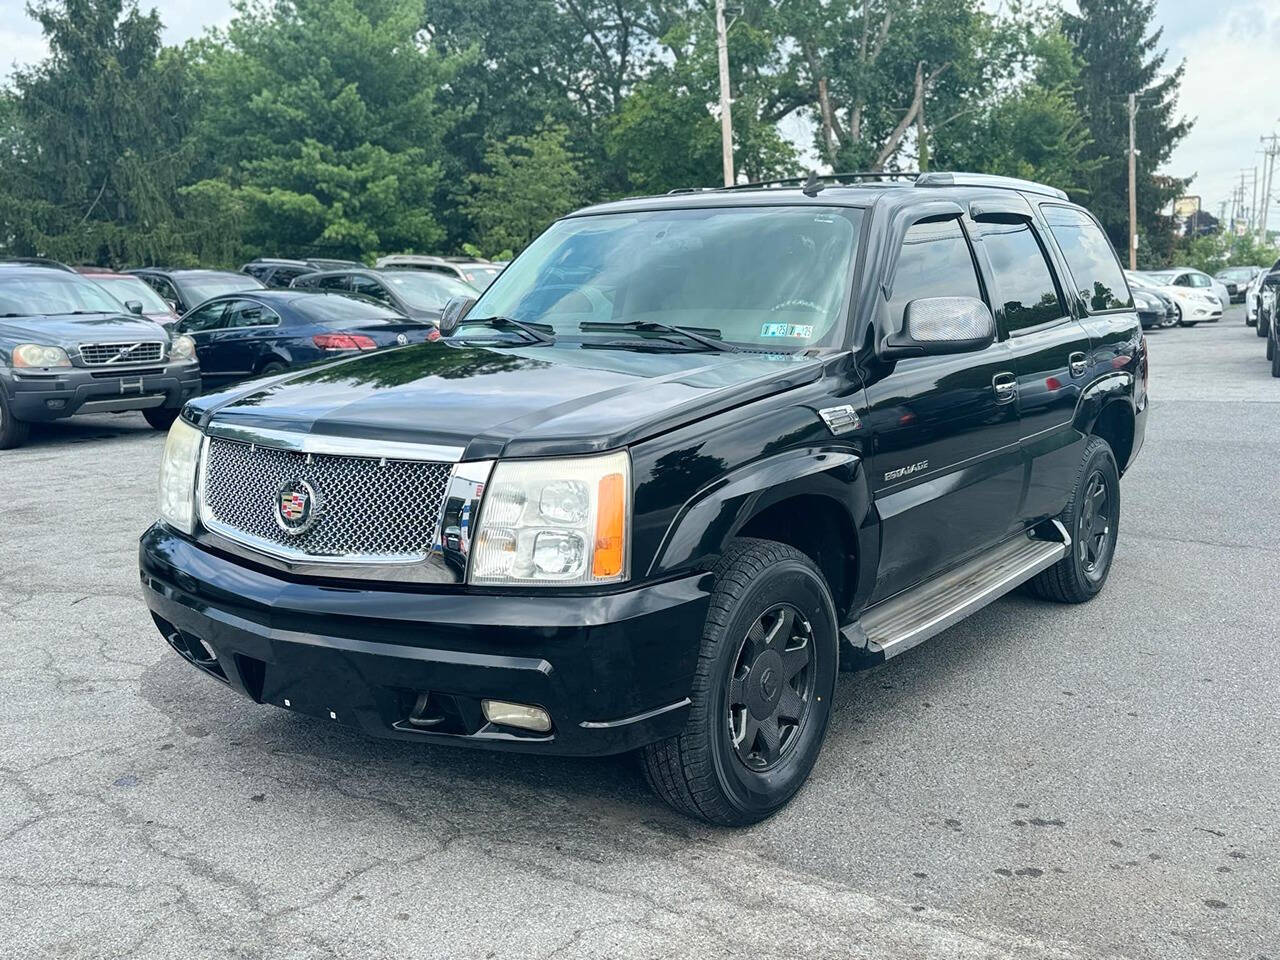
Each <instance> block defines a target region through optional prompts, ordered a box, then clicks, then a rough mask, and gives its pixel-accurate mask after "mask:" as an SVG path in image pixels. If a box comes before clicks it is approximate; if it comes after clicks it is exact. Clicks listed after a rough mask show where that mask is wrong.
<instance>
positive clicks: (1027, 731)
mask: <svg viewBox="0 0 1280 960" xmlns="http://www.w3.org/2000/svg"><path fill="white" fill-rule="evenodd" d="M1150 349H1151V354H1152V358H1153V360H1152V382H1151V393H1152V395H1153V398H1154V399H1153V409H1152V413H1151V418H1150V424H1149V429H1148V435H1147V441H1146V446H1145V448H1144V450H1143V452H1142V455H1141V457H1140V458H1139V460H1138V462H1137V464H1136V465H1135V467H1134V469H1133V470H1132V471H1131V472H1130V474H1129V475H1128V476H1127V477H1126V479H1125V480H1124V481H1123V484H1122V496H1123V506H1122V519H1121V538H1120V545H1119V549H1118V553H1117V556H1116V560H1115V566H1114V569H1113V571H1112V574H1111V580H1110V582H1109V584H1108V586H1107V589H1106V591H1105V593H1104V594H1103V595H1102V596H1101V597H1100V598H1099V599H1098V600H1096V601H1095V602H1093V603H1091V604H1089V605H1087V606H1084V607H1076V608H1069V607H1058V606H1053V605H1049V604H1045V603H1041V602H1038V601H1033V600H1030V599H1027V598H1025V597H1023V596H1021V595H1018V596H1014V597H1009V598H1005V599H1003V600H1001V601H999V602H997V603H996V604H994V605H992V606H991V607H988V608H987V609H986V610H984V611H983V612H981V613H979V614H978V615H976V616H974V617H972V618H970V619H969V620H967V621H965V622H963V623H962V624H960V625H959V626H957V627H954V628H952V629H951V630H949V631H947V632H946V633H944V634H942V635H941V636H939V637H937V638H935V639H934V640H932V641H930V642H929V643H928V644H926V645H924V646H923V647H920V648H918V649H916V650H914V651H912V652H910V653H908V654H906V655H904V656H903V657H900V658H898V659H896V660H893V661H891V662H890V663H888V664H886V665H884V666H882V667H878V668H876V669H874V670H871V671H868V672H864V673H860V674H853V675H849V674H845V675H842V677H841V681H840V686H839V690H838V704H837V711H836V715H835V718H834V720H833V723H832V728H831V731H830V733H829V735H828V738H827V743H826V747H825V750H824V753H823V757H822V759H821V761H820V762H819V764H818V767H817V769H816V770H815V772H814V775H813V777H812V779H811V781H810V783H809V785H808V786H807V787H806V788H805V790H804V791H803V792H802V793H801V794H800V796H799V797H798V798H797V799H796V801H795V802H793V803H792V804H791V806H790V807H788V808H787V809H786V810H785V811H784V812H783V813H782V814H780V815H779V816H777V817H775V818H774V819H773V820H771V821H769V822H767V823H765V824H762V825H760V826H758V827H756V828H753V829H751V830H746V831H736V832H735V831H722V830H716V829H710V828H706V827H703V826H700V825H697V824H694V823H691V822H689V821H687V820H684V819H682V818H680V817H679V816H677V815H675V814H673V813H671V812H670V811H669V810H667V808H665V807H664V806H662V805H661V804H660V803H659V802H658V801H657V800H655V799H653V798H652V797H651V796H650V795H649V794H648V792H647V790H646V788H645V785H644V782H643V779H642V777H641V775H640V773H639V771H638V769H637V767H636V765H635V764H634V763H633V762H632V761H631V760H630V759H629V758H625V757H624V758H617V759H611V760H604V761H577V760H562V759H538V758H525V757H513V756H503V755H497V754H488V753H479V752H470V751H461V750H448V749H442V748H441V749H433V748H427V747H423V746H420V745H404V744H399V743H388V742H382V741H373V740H369V739H366V738H365V737H363V736H361V735H359V734H357V733H355V732H352V731H350V730H348V729H346V728H344V727H340V726H338V725H336V724H327V723H324V722H321V721H317V720H310V719H305V718H302V717H299V716H294V715H290V714H288V713H285V712H283V711H279V710H276V709H273V708H270V707H262V706H256V705H254V704H252V703H250V702H248V701H246V700H242V699H239V698H238V697H236V696H235V695H233V694H232V693H231V692H230V691H229V690H227V689H225V688H224V687H222V686H220V685H219V684H217V683H216V682H214V681H213V680H210V679H207V678H205V677H204V676H202V675H198V674H197V673H196V672H195V671H193V670H192V669H191V668H190V667H188V666H187V665H186V664H185V663H183V662H182V661H181V660H179V658H178V657H177V656H176V655H174V654H173V653H172V652H170V651H169V650H168V648H167V647H166V646H165V645H164V643H163V642H162V641H161V639H160V637H159V636H158V634H157V633H156V631H155V628H154V627H153V626H152V624H151V622H150V620H149V618H148V616H147V613H146V608H145V606H144V604H143V603H142V600H141V597H140V590H139V585H138V578H137V573H136V543H137V537H138V534H139V533H140V532H141V531H142V530H143V529H144V528H145V527H146V526H147V524H148V523H150V522H151V520H152V517H153V515H154V511H155V508H154V501H155V493H154V487H155V477H156V472H157V467H158V463H159V459H160V453H161V448H162V444H163V437H162V435H160V434H158V433H155V432H153V431H152V430H150V429H149V428H148V427H147V426H146V424H145V423H144V421H143V420H142V417H141V416H140V415H138V414H129V415H126V416H119V417H107V416H104V417H97V418H87V419H84V420H76V421H73V422H70V423H67V424H62V425H56V426H52V427H45V428H43V429H38V430H36V431H35V432H34V433H33V436H32V439H31V442H30V443H29V445H28V446H26V447H24V448H22V449H19V450H13V451H5V452H2V453H0V637H2V638H3V655H2V656H0V677H2V680H0V693H2V695H3V707H2V708H0V718H2V719H0V777H2V783H0V956H4V957H15V958H17V957H21V958H32V957H55V956H56V957H121V956H140V957H184V958H194V957H243V958H250V957H267V956H270V957H276V956H289V957H291V958H296V960H303V958H312V957H331V956H342V957H361V958H366V957H391V956H394V957H412V958H433V957H477V958H486V960H489V958H507V957H520V958H530V957H551V956H588V957H631V956H635V957H675V956H681V957H684V956H689V957H700V958H701V957H720V956H744V957H752V958H765V957H787V958H794V957H797V956H830V957H868V958H871V957H875V958H883V960H896V958H917V957H925V956H927V957H930V958H939V957H984V958H985V957H1036V958H1042V957H1060V958H1080V957H1132V958H1151V960H1155V958H1160V960H1170V958H1189V957H1205V958H1209V957H1212V958H1220V957H1228V956H1230V957H1244V958H1253V960H1262V958H1271V960H1277V958H1280V831H1278V829H1277V826H1276V823H1277V819H1280V810H1278V809H1277V807H1278V806H1280V746H1278V745H1280V717H1278V711H1277V709H1276V708H1277V703H1278V702H1280V694H1278V693H1277V691H1280V625H1278V624H1280V617H1277V614H1276V606H1275V603H1276V597H1277V594H1276V589H1275V576H1276V571H1277V570H1278V569H1280V562H1278V561H1280V511H1277V510H1276V509H1275V507H1274V506H1270V505H1268V503H1269V502H1270V503H1274V485H1275V482H1276V470H1277V466H1276V464H1277V450H1280V381H1277V380H1273V379H1271V377H1270V376H1269V368H1268V366H1267V365H1266V364H1265V363H1264V361H1263V349H1262V341H1260V340H1259V339H1257V338H1256V337H1255V336H1254V334H1253V331H1252V330H1249V329H1246V328H1245V327H1244V324H1243V319H1242V311H1241V309H1240V308H1239V307H1233V308H1232V309H1231V310H1230V312H1229V313H1228V315H1227V318H1226V319H1225V320H1224V321H1223V322H1222V323H1219V324H1217V325H1214V326H1207V327H1206V326H1201V327H1197V328H1195V329H1191V330H1184V329H1174V330H1168V331H1158V332H1155V333H1152V334H1151V335H1150Z"/></svg>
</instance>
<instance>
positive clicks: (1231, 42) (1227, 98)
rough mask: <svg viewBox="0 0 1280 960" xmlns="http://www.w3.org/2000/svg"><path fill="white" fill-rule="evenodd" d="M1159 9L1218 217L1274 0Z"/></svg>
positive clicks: (192, 23) (1276, 92) (21, 29)
mask: <svg viewBox="0 0 1280 960" xmlns="http://www.w3.org/2000/svg"><path fill="white" fill-rule="evenodd" d="M142 5H143V6H144V7H145V6H147V5H148V4H147V0H143V4H142ZM25 6H26V5H25V0H0V77H2V76H6V75H7V74H8V73H9V71H10V69H11V68H12V66H13V65H14V64H19V65H21V64H27V63H31V62H33V61H35V60H38V59H39V58H40V57H41V56H43V55H44V51H45V47H44V43H43V39H42V38H41V36H40V31H39V30H38V28H37V27H36V26H35V24H34V23H33V22H32V21H31V20H30V18H28V17H27V16H26V13H25ZM155 6H156V7H157V8H158V9H159V10H160V14H161V17H162V18H163V20H164V23H165V28H166V33H165V39H166V40H167V41H168V42H170V43H179V42H181V41H183V40H185V39H187V38H188V37H192V36H195V35H196V34H198V33H200V32H201V31H202V30H204V29H205V28H206V27H209V26H216V25H219V24H224V23H226V22H227V20H229V19H230V17H231V3H230V0H159V2H157V3H156V4H155ZM1156 11H1157V13H1156V16H1157V20H1158V22H1159V23H1161V24H1163V25H1164V28H1165V37H1164V39H1165V42H1166V45H1167V46H1168V48H1169V62H1170V64H1171V65H1172V64H1176V63H1177V62H1178V61H1179V60H1180V59H1184V58H1185V60H1186V62H1187V73H1186V78H1185V79H1184V81H1183V84H1182V99H1181V104H1180V105H1181V108H1182V110H1183V112H1184V113H1186V114H1187V115H1189V116H1193V117H1195V118H1196V125H1195V128H1194V129H1193V131H1192V133H1191V135H1190V136H1189V137H1188V138H1187V139H1186V140H1185V141H1184V142H1183V143H1182V145H1181V146H1180V147H1179V148H1178V151H1177V152H1176V153H1175V154H1174V156H1173V160H1172V161H1171V162H1170V164H1169V165H1168V172H1169V173H1173V174H1177V175H1179V176H1189V175H1191V174H1193V173H1194V174H1196V180H1195V182H1194V183H1193V184H1192V185H1191V192H1192V193H1197V194H1200V195H1201V196H1202V197H1203V198H1204V200H1203V203H1204V206H1205V209H1208V210H1211V211H1213V212H1214V213H1215V214H1216V213H1217V212H1218V208H1219V204H1220V203H1221V202H1222V201H1224V200H1226V199H1227V198H1228V197H1229V196H1230V194H1231V191H1232V189H1233V188H1234V186H1235V184H1236V183H1238V182H1239V179H1240V171H1241V169H1242V168H1248V169H1249V170H1252V168H1253V167H1254V165H1255V164H1258V163H1260V161H1261V157H1260V155H1259V154H1258V152H1257V151H1258V150H1259V147H1260V144H1259V143H1258V137H1259V135H1261V134H1263V133H1267V134H1269V133H1271V132H1273V131H1275V132H1280V2H1277V0H1216V2H1213V3H1208V2H1205V0H1159V2H1158V3H1157V7H1156ZM1277 166H1280V163H1278V164H1277ZM1278 179H1280V178H1278ZM1277 201H1278V202H1277V204H1276V205H1274V206H1273V207H1272V211H1271V222H1272V223H1273V224H1280V197H1277Z"/></svg>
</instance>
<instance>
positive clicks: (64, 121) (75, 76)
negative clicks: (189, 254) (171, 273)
mask: <svg viewBox="0 0 1280 960" xmlns="http://www.w3.org/2000/svg"><path fill="white" fill-rule="evenodd" d="M27 10H28V12H29V13H30V15H31V16H32V17H34V18H35V19H36V20H37V21H38V22H39V24H40V27H41V29H42V30H43V32H44V35H45V38H46V41H47V42H48V45H49V56H48V58H47V59H45V60H44V61H43V62H42V63H40V64H38V65H37V66H34V67H31V68H29V69H25V70H19V71H17V72H16V73H15V74H14V77H13V81H12V89H11V90H9V91H7V92H6V93H5V94H4V96H3V97H2V98H0V102H3V104H4V107H3V108H0V139H2V141H3V150H0V242H3V244H4V246H5V247H6V248H7V249H8V251H10V252H11V253H15V254H43V255H48V256H52V257H57V258H59V259H63V260H68V261H71V262H73V263H78V262H86V263H103V264H118V263H121V262H129V261H139V260H150V259H155V258H159V257H168V256H170V255H171V254H172V253H173V252H174V251H175V250H195V251H204V250H205V249H207V248H206V247H205V243H206V241H207V240H208V239H209V238H208V237H207V236H206V235H205V234H203V233H202V232H201V231H200V230H199V229H198V228H196V229H194V230H193V229H190V228H191V226H192V225H190V224H184V223H183V222H182V220H181V200H180V198H179V194H178V187H179V185H180V184H181V183H182V181H183V178H184V176H185V175H186V173H187V171H188V170H189V169H190V163H191V157H192V142H191V139H190V137H189V130H188V125H187V117H188V116H189V115H190V106H191V104H190V101H189V98H188V86H187V84H186V65H185V63H184V60H183V58H182V57H181V55H179V53H178V52H177V51H175V50H172V49H168V50H166V49H162V47H161V44H160V30H161V23H160V19H159V17H158V16H157V15H156V13H155V11H154V10H153V11H151V12H150V13H142V12H141V11H139V9H138V7H137V5H136V3H135V2H133V0H60V2H59V0H41V2H38V3H33V4H31V5H30V6H28V8H27Z"/></svg>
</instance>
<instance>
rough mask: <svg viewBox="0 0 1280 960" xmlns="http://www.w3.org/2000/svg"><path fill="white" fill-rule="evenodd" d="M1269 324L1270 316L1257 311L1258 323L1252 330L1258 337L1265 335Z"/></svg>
mask: <svg viewBox="0 0 1280 960" xmlns="http://www.w3.org/2000/svg"><path fill="white" fill-rule="evenodd" d="M1270 326H1271V318H1270V317H1264V316H1263V315H1262V314H1261V313H1259V314H1258V323H1257V326H1255V327H1254V328H1253V332H1254V333H1256V334H1257V335H1258V336H1260V337H1265V336H1266V335H1267V328H1268V327H1270Z"/></svg>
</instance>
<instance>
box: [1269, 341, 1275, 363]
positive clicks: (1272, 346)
mask: <svg viewBox="0 0 1280 960" xmlns="http://www.w3.org/2000/svg"><path fill="white" fill-rule="evenodd" d="M1275 352H1276V342H1275V341H1274V340H1272V339H1271V338H1270V337H1267V359H1268V360H1270V359H1271V358H1272V356H1273V355H1274V354H1275Z"/></svg>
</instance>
